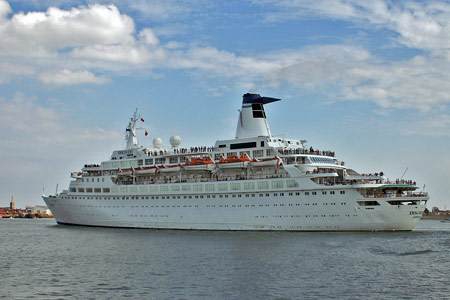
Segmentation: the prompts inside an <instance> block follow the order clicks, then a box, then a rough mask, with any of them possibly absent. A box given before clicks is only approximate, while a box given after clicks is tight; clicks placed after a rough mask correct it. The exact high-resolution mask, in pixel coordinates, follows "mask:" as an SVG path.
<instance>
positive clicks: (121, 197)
mask: <svg viewBox="0 0 450 300" xmlns="http://www.w3.org/2000/svg"><path fill="white" fill-rule="evenodd" d="M304 193H305V196H309V195H310V194H309V192H304ZM324 193H325V194H324ZM326 193H327V192H322V194H324V195H326ZM340 193H341V194H345V191H340ZM284 194H285V193H273V194H272V195H273V196H274V197H278V195H279V196H280V197H284ZM330 194H332V195H334V191H330ZM242 195H245V197H250V196H251V197H256V194H231V197H232V198H236V197H238V198H241V197H242ZM258 195H259V197H270V193H259V194H258ZM288 195H289V196H294V193H293V192H289V193H288ZM311 195H313V196H315V195H317V192H311ZM295 196H301V193H300V192H295ZM139 197H140V198H139ZM159 197H160V196H112V197H111V196H67V197H62V199H87V200H90V199H92V200H94V199H96V200H120V199H122V200H129V199H130V198H131V200H139V199H141V200H144V199H145V200H148V199H152V200H153V199H157V200H158V199H159ZM170 197H172V199H181V197H183V199H192V197H194V198H195V199H198V198H200V199H203V198H205V197H206V198H207V199H210V198H216V195H195V196H192V195H190V196H187V195H184V196H178V195H177V196H161V199H170ZM218 197H219V198H228V197H229V194H219V195H218Z"/></svg>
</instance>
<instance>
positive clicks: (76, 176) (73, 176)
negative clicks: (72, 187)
mask: <svg viewBox="0 0 450 300" xmlns="http://www.w3.org/2000/svg"><path fill="white" fill-rule="evenodd" d="M82 175H83V174H82V173H81V172H72V173H71V174H70V177H72V178H81V177H82Z"/></svg>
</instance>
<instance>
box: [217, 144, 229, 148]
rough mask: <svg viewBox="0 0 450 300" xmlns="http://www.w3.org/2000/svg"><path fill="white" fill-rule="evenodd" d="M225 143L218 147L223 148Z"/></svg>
mask: <svg viewBox="0 0 450 300" xmlns="http://www.w3.org/2000/svg"><path fill="white" fill-rule="evenodd" d="M226 146H227V145H225V144H222V145H219V148H225V147H226Z"/></svg>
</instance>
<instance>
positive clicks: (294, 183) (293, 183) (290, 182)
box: [286, 179, 298, 188]
mask: <svg viewBox="0 0 450 300" xmlns="http://www.w3.org/2000/svg"><path fill="white" fill-rule="evenodd" d="M286 186H287V187H288V188H293V187H298V183H297V181H295V180H292V179H289V180H286Z"/></svg>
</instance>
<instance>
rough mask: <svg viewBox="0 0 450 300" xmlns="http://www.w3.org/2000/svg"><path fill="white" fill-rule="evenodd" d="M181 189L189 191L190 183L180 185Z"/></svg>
mask: <svg viewBox="0 0 450 300" xmlns="http://www.w3.org/2000/svg"><path fill="white" fill-rule="evenodd" d="M181 189H182V190H183V191H190V190H191V185H190V184H184V185H182V186H181Z"/></svg>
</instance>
